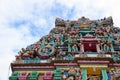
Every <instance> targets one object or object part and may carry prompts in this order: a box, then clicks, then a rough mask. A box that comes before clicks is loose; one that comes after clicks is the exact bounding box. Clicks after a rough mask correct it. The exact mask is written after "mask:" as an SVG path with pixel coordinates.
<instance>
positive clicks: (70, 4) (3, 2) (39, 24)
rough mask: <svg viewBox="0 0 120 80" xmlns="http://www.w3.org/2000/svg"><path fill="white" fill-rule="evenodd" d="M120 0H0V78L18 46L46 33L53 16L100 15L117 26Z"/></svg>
mask: <svg viewBox="0 0 120 80" xmlns="http://www.w3.org/2000/svg"><path fill="white" fill-rule="evenodd" d="M119 8H120V0H0V80H8V76H9V75H10V74H11V73H10V72H11V71H10V70H9V66H10V62H12V61H13V60H14V59H15V58H14V56H15V55H16V54H17V53H18V51H19V50H21V48H22V47H26V46H27V45H29V44H32V43H34V42H36V41H38V40H39V39H40V37H41V36H43V35H46V34H48V33H49V31H50V30H51V29H52V28H53V27H54V22H55V18H56V17H60V18H63V19H66V20H67V19H70V20H72V19H74V20H75V19H76V20H77V19H78V18H80V17H81V16H86V17H88V18H90V19H101V18H104V17H109V16H112V17H113V20H114V25H115V26H120V16H119V15H120V9H119Z"/></svg>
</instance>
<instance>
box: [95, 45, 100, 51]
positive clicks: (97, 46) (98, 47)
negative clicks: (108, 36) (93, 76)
mask: <svg viewBox="0 0 120 80" xmlns="http://www.w3.org/2000/svg"><path fill="white" fill-rule="evenodd" d="M96 48H97V52H98V53H99V52H100V46H99V44H96Z"/></svg>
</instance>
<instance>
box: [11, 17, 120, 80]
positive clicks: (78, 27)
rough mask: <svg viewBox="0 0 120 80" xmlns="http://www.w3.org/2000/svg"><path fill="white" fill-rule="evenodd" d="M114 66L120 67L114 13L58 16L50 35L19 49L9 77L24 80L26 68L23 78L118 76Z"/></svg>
mask: <svg viewBox="0 0 120 80" xmlns="http://www.w3.org/2000/svg"><path fill="white" fill-rule="evenodd" d="M115 67H117V69H118V70H119V69H120V28H118V27H114V25H113V19H112V17H108V18H106V17H105V18H103V19H99V20H90V19H89V18H85V17H81V18H79V19H78V20H76V21H72V20H63V19H60V18H56V20H55V28H53V29H52V30H51V31H50V33H49V34H48V35H46V36H43V37H42V38H41V39H40V40H39V41H37V42H35V43H33V44H30V45H28V46H27V47H26V48H22V49H21V51H19V52H18V55H16V60H15V61H14V62H12V63H11V68H12V71H13V73H12V75H11V76H10V77H9V80H18V79H20V80H22V78H21V77H20V75H21V74H22V73H24V72H25V73H26V75H25V77H24V80H53V79H54V80H87V79H90V80H119V79H120V73H119V71H116V70H114V68H115ZM113 72H114V75H113ZM53 74H54V75H53ZM101 76H102V77H101Z"/></svg>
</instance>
